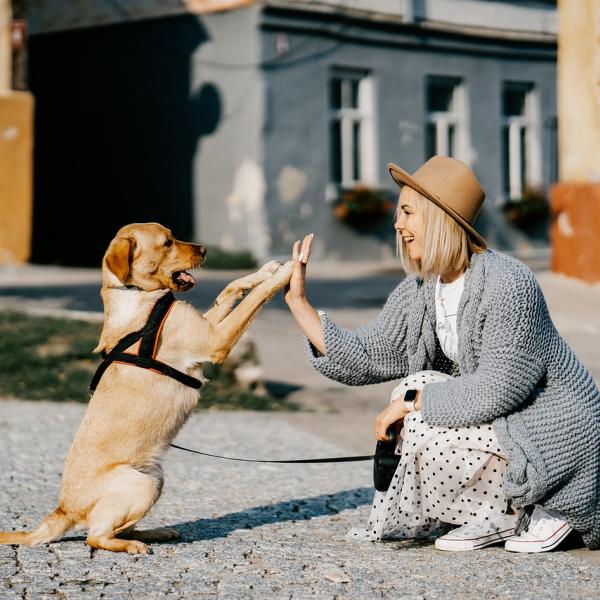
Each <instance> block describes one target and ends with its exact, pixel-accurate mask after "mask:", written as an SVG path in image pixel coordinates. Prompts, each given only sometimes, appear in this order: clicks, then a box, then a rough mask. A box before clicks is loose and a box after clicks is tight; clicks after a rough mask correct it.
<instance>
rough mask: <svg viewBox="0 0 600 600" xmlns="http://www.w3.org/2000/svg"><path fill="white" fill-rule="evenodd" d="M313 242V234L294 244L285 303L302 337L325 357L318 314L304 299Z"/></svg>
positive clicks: (323, 340)
mask: <svg viewBox="0 0 600 600" xmlns="http://www.w3.org/2000/svg"><path fill="white" fill-rule="evenodd" d="M312 241H313V234H312V233H311V234H310V235H307V236H306V237H305V238H304V240H302V246H301V245H300V242H299V241H298V242H296V243H295V244H294V248H293V251H292V253H293V259H294V271H293V272H292V277H291V278H290V282H289V283H288V285H287V287H286V288H285V301H286V302H287V305H288V306H289V309H290V311H291V313H292V315H294V319H296V322H297V323H298V325H300V329H302V331H303V332H304V335H306V337H307V338H308V339H309V340H310V341H311V343H312V345H313V346H314V347H315V348H316V349H317V350H318V351H319V352H320V353H321V354H322V355H325V339H324V337H323V327H322V326H321V318H320V317H319V313H318V312H317V311H316V310H315V309H314V308H313V307H312V306H311V305H310V302H309V301H308V300H307V299H306V289H305V286H304V283H305V280H306V263H307V262H308V257H309V256H310V246H311V244H312Z"/></svg>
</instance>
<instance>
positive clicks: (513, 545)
mask: <svg viewBox="0 0 600 600" xmlns="http://www.w3.org/2000/svg"><path fill="white" fill-rule="evenodd" d="M571 531H573V528H572V527H570V526H569V525H568V524H567V523H565V524H564V525H562V526H561V527H559V528H558V529H557V530H556V531H555V532H554V533H553V534H552V535H551V536H550V537H549V538H547V539H545V540H536V541H533V542H528V541H525V540H523V541H521V540H518V539H515V540H507V541H506V544H504V548H505V550H508V551H509V552H548V551H550V550H553V549H554V548H556V547H557V546H558V545H559V544H560V543H561V542H562V541H563V540H564V539H565V538H566V537H567V536H568V535H569V534H570V533H571Z"/></svg>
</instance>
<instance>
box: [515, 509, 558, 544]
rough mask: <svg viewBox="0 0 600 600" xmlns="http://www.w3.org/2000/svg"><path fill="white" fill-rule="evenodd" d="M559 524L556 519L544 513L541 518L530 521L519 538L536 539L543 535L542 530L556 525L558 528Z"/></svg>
mask: <svg viewBox="0 0 600 600" xmlns="http://www.w3.org/2000/svg"><path fill="white" fill-rule="evenodd" d="M559 522H562V521H561V520H560V519H558V518H557V517H553V516H552V515H549V514H547V513H544V514H543V516H542V517H541V518H538V519H536V520H535V521H534V520H533V519H532V520H531V521H530V522H529V525H528V526H527V529H526V530H525V531H523V532H522V533H521V535H520V536H519V537H521V538H522V539H528V538H534V539H535V538H538V537H540V536H541V535H544V530H545V529H546V527H548V526H553V523H554V525H556V526H557V527H556V528H558V525H559Z"/></svg>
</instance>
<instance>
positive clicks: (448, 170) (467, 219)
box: [388, 156, 487, 248]
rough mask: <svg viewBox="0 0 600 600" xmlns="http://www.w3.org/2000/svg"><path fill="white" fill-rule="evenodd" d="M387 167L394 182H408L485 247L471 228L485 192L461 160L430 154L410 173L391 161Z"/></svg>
mask: <svg viewBox="0 0 600 600" xmlns="http://www.w3.org/2000/svg"><path fill="white" fill-rule="evenodd" d="M388 171H389V172H390V175H391V176H392V177H393V179H394V181H395V182H396V183H397V184H398V185H408V186H409V187H411V188H412V189H413V190H416V191H417V192H419V193H420V194H422V195H423V196H425V197H427V198H429V200H431V201H432V202H434V203H435V204H437V205H438V206H439V207H440V208H441V209H442V210H444V211H445V212H447V213H448V214H449V215H450V216H451V217H452V218H453V219H455V220H456V221H458V223H459V224H460V225H462V226H463V227H464V228H465V229H466V230H467V233H469V234H470V235H471V237H472V238H473V239H474V240H475V241H476V242H477V244H478V245H480V246H481V247H482V248H486V247H487V245H486V243H485V240H484V239H483V238H482V237H481V236H480V235H479V234H478V233H477V232H476V231H475V229H473V223H474V222H475V219H476V218H477V215H478V214H479V210H480V209H481V205H482V204H483V201H484V199H485V192H484V191H483V188H482V187H481V185H480V184H479V181H477V177H475V174H474V173H473V171H471V169H470V168H469V167H468V166H467V165H466V164H465V163H464V162H462V161H460V160H457V159H456V158H449V157H447V156H433V157H431V158H430V159H429V160H428V161H427V162H426V163H425V164H424V165H423V166H422V167H420V168H419V169H417V170H416V171H415V172H414V173H413V174H412V175H410V174H409V173H407V172H406V171H403V170H402V169H401V168H400V167H398V166H396V165H395V164H394V163H389V164H388Z"/></svg>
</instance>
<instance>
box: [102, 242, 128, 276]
mask: <svg viewBox="0 0 600 600" xmlns="http://www.w3.org/2000/svg"><path fill="white" fill-rule="evenodd" d="M134 249H135V240H134V239H131V238H116V239H114V240H113V241H112V242H111V243H110V246H109V247H108V250H107V251H106V254H105V255H104V264H105V265H106V268H107V269H108V270H109V271H110V272H111V273H112V274H113V275H114V276H115V277H116V278H117V279H118V280H119V281H120V282H121V283H123V284H124V283H125V282H126V281H127V279H128V278H129V271H130V268H131V259H132V257H133V251H134Z"/></svg>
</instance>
